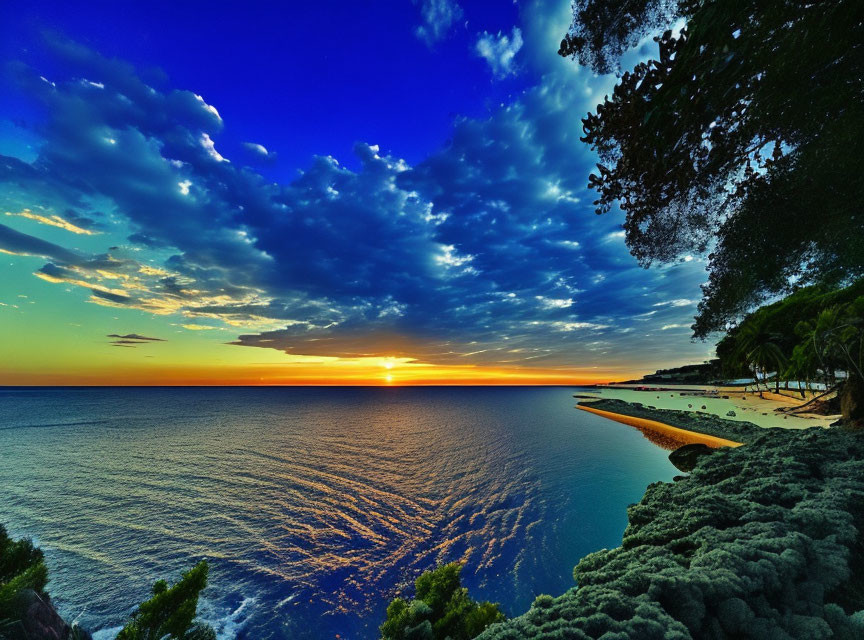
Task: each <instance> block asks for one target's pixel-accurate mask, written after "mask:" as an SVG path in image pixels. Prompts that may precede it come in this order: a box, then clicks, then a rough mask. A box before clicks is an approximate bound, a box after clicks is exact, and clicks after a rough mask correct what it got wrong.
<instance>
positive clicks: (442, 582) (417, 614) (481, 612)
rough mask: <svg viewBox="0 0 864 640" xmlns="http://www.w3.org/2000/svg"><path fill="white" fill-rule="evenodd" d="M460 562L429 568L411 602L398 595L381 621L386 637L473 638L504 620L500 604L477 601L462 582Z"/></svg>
mask: <svg viewBox="0 0 864 640" xmlns="http://www.w3.org/2000/svg"><path fill="white" fill-rule="evenodd" d="M461 572H462V566H461V565H460V564H458V563H455V562H454V563H452V564H447V565H444V566H442V567H438V568H437V569H435V570H433V571H427V572H426V573H424V574H423V575H421V576H420V577H419V578H417V580H416V581H415V582H414V587H415V590H416V597H415V599H414V600H412V601H411V602H408V601H406V600H403V599H402V598H395V599H394V600H393V601H392V602H390V605H389V606H388V607H387V619H386V620H385V621H384V624H382V625H381V637H382V638H384V640H445V639H448V638H449V639H450V640H470V639H471V638H474V637H475V636H477V635H479V634H480V633H481V632H482V631H483V630H484V629H486V627H488V626H489V625H490V624H492V623H493V622H501V621H503V620H504V614H503V613H502V612H501V611H500V609H499V608H498V605H497V604H493V603H491V602H476V601H475V600H473V599H471V598H470V597H469V596H468V590H467V589H466V588H464V587H463V586H462V583H461V579H460V573H461Z"/></svg>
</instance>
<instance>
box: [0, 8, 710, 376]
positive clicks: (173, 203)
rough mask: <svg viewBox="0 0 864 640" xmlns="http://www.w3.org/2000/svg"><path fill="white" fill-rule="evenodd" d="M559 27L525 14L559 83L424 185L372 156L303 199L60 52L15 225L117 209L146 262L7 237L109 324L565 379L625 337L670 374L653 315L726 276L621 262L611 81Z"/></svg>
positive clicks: (129, 76)
mask: <svg viewBox="0 0 864 640" xmlns="http://www.w3.org/2000/svg"><path fill="white" fill-rule="evenodd" d="M431 4H435V3H431ZM445 4H446V3H445ZM427 5H429V3H427V4H424V5H423V6H424V7H426V6H427ZM430 6H431V5H430ZM436 6H437V5H436ZM453 6H456V8H457V9H458V6H457V5H453ZM451 9H452V7H451ZM429 11H432V12H433V13H435V12H438V13H435V15H438V14H439V13H440V11H439V9H435V10H434V11H433V10H432V9H429ZM556 11H557V10H556ZM459 12H461V9H459ZM532 12H533V13H532ZM451 13H452V11H451ZM559 14H560V16H559ZM424 15H426V14H425V13H424ZM429 15H432V13H430V14H429ZM555 16H557V17H556V20H559V19H560V20H559V21H560V22H561V24H558V25H557V26H555V25H553V26H552V27H550V26H548V24H547V22H548V20H549V17H548V15H547V14H546V13H544V12H542V11H540V9H537V8H532V9H530V10H529V9H526V10H525V18H524V23H525V24H524V25H523V27H524V29H523V30H522V31H520V34H522V33H524V38H525V41H524V45H523V53H522V54H520V56H521V55H524V56H525V60H526V64H527V63H530V64H531V65H537V66H538V68H539V67H540V66H541V64H542V68H543V69H544V70H545V73H544V74H543V75H542V76H538V79H537V83H536V84H535V86H533V87H531V88H529V89H527V90H526V91H524V92H523V93H520V94H519V96H518V97H517V98H515V99H513V100H511V101H510V102H509V103H508V104H505V105H504V106H502V107H500V108H497V109H495V110H493V111H492V112H491V113H490V114H489V115H488V117H486V118H482V119H473V118H461V119H458V120H457V121H456V123H455V125H454V128H453V132H452V136H451V141H450V143H449V144H448V145H447V146H445V147H442V148H440V149H439V150H437V151H436V152H434V153H432V154H430V155H429V156H428V157H426V158H425V159H423V160H422V161H420V162H418V163H416V164H414V165H411V164H409V163H407V162H406V161H405V160H403V159H402V158H400V157H399V156H398V155H395V154H391V153H384V152H382V151H381V149H380V148H379V147H378V146H376V145H374V144H369V143H358V144H356V145H355V147H354V153H355V155H356V158H357V161H356V163H355V164H356V168H354V169H348V168H346V167H345V166H344V165H342V164H341V163H340V162H339V161H338V160H337V159H336V158H333V157H331V156H318V157H316V158H314V159H313V161H312V162H311V163H310V165H309V166H307V167H306V168H305V170H303V171H302V172H300V174H299V176H298V177H297V178H296V179H295V180H293V181H291V182H284V183H278V182H273V181H272V180H270V179H265V178H264V177H263V176H261V175H260V174H259V173H257V172H255V171H253V170H252V169H250V168H248V167H244V166H242V164H241V163H231V162H228V161H227V160H226V159H225V158H224V157H223V156H222V155H221V154H219V152H218V151H217V145H218V144H219V141H220V137H219V136H220V135H221V134H222V131H223V128H224V127H226V126H230V123H225V122H223V121H222V119H221V117H219V115H218V111H216V109H215V108H208V107H210V105H207V104H206V103H205V102H203V99H200V98H199V97H198V95H197V94H195V93H194V92H191V91H180V90H164V91H160V90H157V89H155V88H152V87H150V86H148V85H146V84H145V83H144V82H143V81H142V80H141V79H140V78H139V77H138V75H137V74H136V72H135V70H134V69H133V68H132V67H130V66H129V65H127V64H125V63H123V62H120V61H116V60H107V59H105V58H103V57H102V56H100V55H98V54H97V53H95V52H93V51H90V50H88V49H86V48H84V47H81V46H80V45H76V44H74V43H69V42H68V41H65V40H56V39H55V40H53V41H51V42H50V43H49V44H50V46H51V49H52V50H53V52H54V55H55V56H56V57H57V58H58V59H59V60H60V61H61V62H62V63H63V64H61V65H58V68H69V69H71V70H70V71H68V72H67V74H66V75H64V74H62V73H60V72H57V73H56V74H53V75H52V81H53V83H54V84H47V83H45V82H43V81H41V80H39V75H40V72H39V70H37V69H30V68H28V67H26V66H24V65H18V66H17V67H16V72H15V73H16V76H17V78H18V82H19V86H20V87H21V89H22V91H23V92H24V93H25V94H26V95H27V96H29V97H30V98H31V99H33V100H36V101H39V102H41V104H42V105H43V107H44V111H45V114H46V125H45V127H43V128H42V129H41V130H42V131H43V134H42V135H43V140H42V144H41V145H40V146H39V152H38V157H37V158H36V159H35V160H34V161H32V162H24V161H23V160H21V159H19V158H13V157H8V156H6V157H4V156H0V182H2V183H3V186H5V187H8V188H6V189H3V188H0V206H3V207H5V208H6V209H8V210H10V211H15V210H23V208H25V207H26V206H30V204H31V203H32V202H34V201H35V200H37V199H38V201H39V202H40V205H41V206H42V207H43V208H44V210H45V211H57V212H62V211H70V210H74V211H89V210H95V209H96V208H98V209H99V210H104V211H105V212H106V216H109V217H110V218H111V219H112V220H116V221H118V222H117V224H118V225H120V226H119V228H122V229H125V230H126V233H125V234H124V235H127V237H128V244H124V245H122V246H120V247H115V248H113V249H106V250H105V252H104V253H102V254H99V255H83V254H80V253H78V252H76V251H72V250H69V249H65V248H63V247H61V246H59V245H56V244H53V243H50V242H47V241H43V240H40V239H38V238H35V237H34V236H29V235H26V234H23V233H21V232H18V231H15V230H13V229H11V228H10V227H6V226H3V225H0V248H2V249H4V250H6V251H8V252H11V253H23V254H27V255H36V256H42V257H44V258H45V259H47V260H49V261H50V262H49V264H47V265H45V266H43V267H42V268H41V269H39V270H37V272H36V273H37V276H38V277H40V278H42V279H45V280H48V281H50V282H58V283H59V282H62V283H66V284H68V285H71V286H74V287H79V288H80V289H82V290H84V291H85V292H86V293H87V295H88V296H89V297H88V298H87V299H88V300H89V301H90V302H91V303H94V304H99V305H103V306H109V307H114V308H123V309H137V310H140V311H145V312H148V313H152V314H157V315H176V316H179V317H182V318H185V319H186V320H185V322H186V324H189V325H199V323H200V324H202V326H203V325H210V324H222V325H224V326H226V327H229V328H231V329H232V330H234V331H236V332H237V333H240V334H242V335H240V337H239V338H238V339H237V340H236V341H235V343H236V344H239V345H244V346H256V347H260V348H270V349H281V350H284V351H287V352H289V353H295V354H310V355H328V356H334V357H340V356H342V357H353V356H355V355H356V354H358V353H369V352H370V351H371V350H374V349H380V350H387V351H388V352H392V353H400V354H402V355H403V356H404V357H407V358H414V359H416V360H418V361H422V362H429V363H440V362H451V363H452V362H458V363H463V364H490V363H491V364H501V363H507V364H515V365H519V364H522V365H526V366H530V365H532V364H536V363H539V362H543V363H544V364H549V365H553V366H562V367H564V366H572V363H573V362H586V363H587V362H597V361H598V360H597V359H598V358H599V357H601V356H603V355H608V352H609V349H611V347H609V343H608V340H607V339H608V338H609V337H610V336H611V335H612V334H613V332H614V333H615V335H616V340H617V342H616V343H615V349H617V350H618V351H619V353H622V354H626V355H624V356H621V357H622V359H625V358H626V360H628V361H629V362H633V361H634V359H635V358H638V357H642V355H643V354H644V357H645V358H646V359H647V360H648V361H652V362H653V361H656V360H651V359H653V358H657V357H661V356H658V354H660V353H661V352H662V351H663V349H664V348H666V347H668V345H669V344H671V342H672V339H671V338H668V339H664V338H663V337H662V336H658V335H657V334H658V333H661V334H662V331H661V327H663V326H664V325H669V324H673V323H675V322H680V321H681V320H683V318H682V310H681V309H678V310H677V311H676V310H675V307H674V305H670V306H667V307H662V308H660V307H658V309H659V310H662V313H658V314H657V315H656V316H653V317H647V316H646V317H644V318H639V316H640V314H645V313H646V312H648V311H649V310H651V307H652V305H654V304H655V303H656V302H657V301H658V300H672V301H674V300H680V299H685V298H686V296H689V295H692V294H693V293H694V292H698V285H699V283H701V281H702V279H703V277H704V272H703V271H702V269H700V268H699V267H698V265H696V264H695V261H694V263H691V264H681V265H675V266H673V267H670V268H668V269H664V270H657V271H653V272H646V271H645V270H643V269H641V268H640V267H638V265H637V264H636V262H635V261H634V260H633V258H632V257H631V256H630V255H629V254H628V253H627V250H626V247H625V245H624V243H623V242H620V241H616V242H608V243H607V242H606V240H607V239H608V238H609V237H610V236H611V237H616V236H615V234H617V233H619V231H620V220H619V219H617V218H616V217H615V216H614V215H609V216H604V217H599V218H598V217H597V216H595V215H594V214H593V211H592V207H591V204H590V203H591V201H592V200H593V199H594V196H593V194H591V193H589V192H588V191H587V188H586V181H587V175H588V173H589V172H590V171H591V170H592V168H593V166H594V162H595V161H596V159H595V158H594V156H593V155H592V154H591V153H590V152H589V150H588V149H586V148H585V146H584V145H583V144H582V143H581V142H580V136H581V135H582V131H581V121H580V118H579V117H578V114H579V113H583V112H584V111H585V110H587V108H588V107H589V106H590V104H591V103H592V102H593V101H596V100H597V98H598V96H599V95H602V93H600V92H601V91H604V90H606V89H607V87H608V83H609V80H608V79H597V78H594V77H593V76H590V75H589V74H584V73H580V72H579V71H578V69H576V68H574V66H573V65H572V64H571V63H568V62H567V61H564V60H558V59H557V58H556V57H555V56H552V57H544V56H546V54H545V53H544V54H542V55H541V54H539V53H537V52H538V51H546V49H548V45H549V42H548V41H547V40H546V37H547V36H548V33H552V32H554V31H555V29H557V28H559V27H560V28H561V29H563V30H566V11H563V12H562V11H557V13H555ZM451 22H452V21H451ZM538 24H539V25H540V26H538ZM553 27H554V28H553ZM563 30H562V31H561V32H562V33H563ZM515 33H516V32H514V38H515ZM521 38H522V35H520V39H521ZM509 41H510V43H511V46H512V44H513V42H514V40H513V38H511V39H509ZM553 53H554V52H553ZM81 77H86V78H88V79H90V80H91V81H92V82H98V83H99V84H101V85H102V88H97V87H93V86H91V85H89V84H86V83H82V82H80V81H79V80H78V78H81ZM247 150H249V149H248V147H247ZM251 151H252V152H255V151H254V150H251ZM259 151H260V150H259ZM265 151H266V149H265ZM97 204H98V207H97ZM66 219H68V218H66ZM82 228H84V227H82ZM98 238H99V236H96V237H95V238H94V240H98ZM658 309H654V311H657V310H658ZM613 327H614V328H613ZM627 328H638V331H632V332H628V333H620V332H618V330H619V329H627ZM651 333H653V335H654V338H652V340H651V344H650V345H646V340H645V336H646V335H648V334H651ZM677 340H679V341H680V336H679V337H678V338H677ZM388 345H389V346H388ZM652 350H656V351H652ZM706 352H707V348H705V347H699V346H694V347H690V348H688V347H687V346H686V345H685V346H684V348H679V349H678V350H677V353H680V354H681V356H680V357H681V358H682V359H684V360H687V359H689V358H688V355H687V354H688V353H690V354H693V355H692V356H691V358H693V359H701V358H702V357H704V355H705V354H706Z"/></svg>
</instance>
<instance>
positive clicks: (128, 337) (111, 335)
mask: <svg viewBox="0 0 864 640" xmlns="http://www.w3.org/2000/svg"><path fill="white" fill-rule="evenodd" d="M108 337H109V338H118V339H121V340H137V341H139V342H140V341H149V342H165V340H163V339H162V338H149V337H147V336H142V335H140V334H137V333H127V334H126V335H125V336H121V335H119V334H116V333H109V334H108Z"/></svg>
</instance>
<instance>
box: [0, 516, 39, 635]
mask: <svg viewBox="0 0 864 640" xmlns="http://www.w3.org/2000/svg"><path fill="white" fill-rule="evenodd" d="M47 582H48V569H47V568H46V567H45V562H44V560H43V557H42V551H40V550H39V549H37V548H35V547H34V546H33V543H32V542H31V541H30V540H27V539H22V540H12V539H11V538H10V537H9V535H8V534H7V533H6V528H5V527H3V525H0V620H4V619H10V618H14V617H15V615H16V613H15V611H14V610H13V609H14V602H15V597H16V596H17V595H18V594H19V593H20V592H21V590H22V589H33V591H36V592H37V593H43V592H44V590H45V585H46V583H47Z"/></svg>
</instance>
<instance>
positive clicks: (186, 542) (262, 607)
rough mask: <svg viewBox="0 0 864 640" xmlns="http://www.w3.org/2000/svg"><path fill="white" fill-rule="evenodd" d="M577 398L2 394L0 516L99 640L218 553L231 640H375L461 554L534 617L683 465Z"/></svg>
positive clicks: (475, 391) (219, 588)
mask: <svg viewBox="0 0 864 640" xmlns="http://www.w3.org/2000/svg"><path fill="white" fill-rule="evenodd" d="M579 391H580V389H579V388H577V387H566V388H565V387H517V388H513V387H455V388H454V387H429V388H427V387H423V388H421V387H413V388H411V387H402V388H399V387H393V388H369V387H367V388H346V387H339V388H335V387H328V388H322V387H317V388H299V387H288V388H285V387H281V388H86V389H82V388H55V389H12V388H6V389H0V523H3V524H5V526H6V527H7V529H8V530H9V532H10V533H11V534H12V535H14V536H18V537H20V536H29V537H32V538H33V539H34V541H35V542H36V543H38V545H39V546H41V548H42V549H43V550H44V551H45V555H46V559H47V563H48V567H49V572H50V582H49V585H48V590H49V592H50V593H51V595H52V598H53V600H54V602H55V604H56V605H57V606H58V609H59V610H60V612H61V614H62V615H63V616H64V617H66V618H67V619H68V620H73V619H77V620H79V622H80V623H81V624H82V626H84V627H85V628H87V629H89V630H91V631H93V632H96V633H95V635H96V639H97V640H108V639H110V638H113V636H114V634H116V632H117V630H118V627H119V625H121V624H122V623H123V621H124V620H125V619H126V618H127V617H128V615H129V614H130V613H131V611H132V610H133V609H134V607H135V605H136V604H137V603H139V602H141V601H142V600H144V599H146V598H147V597H148V593H149V589H150V587H151V585H152V583H153V582H154V581H155V580H156V579H158V578H166V579H168V580H169V581H172V580H174V579H176V578H177V577H178V576H179V574H180V572H181V571H183V570H184V569H187V568H190V567H191V566H193V565H194V564H195V563H196V562H197V561H198V560H200V559H201V558H206V559H208V561H209V562H210V567H211V571H210V580H209V586H208V588H207V589H206V590H205V592H204V596H203V598H202V601H201V603H200V606H199V611H200V614H201V617H202V618H204V619H205V620H206V621H208V622H209V623H210V624H212V625H213V626H214V627H215V628H216V630H217V633H218V636H219V638H220V640H229V639H230V640H233V639H235V638H236V639H249V640H271V639H273V640H275V639H282V638H285V639H288V638H291V639H301V640H302V639H310V640H318V639H325V638H327V639H329V638H341V639H343V640H346V639H358V640H365V639H367V638H375V637H377V627H378V625H379V624H380V623H381V621H382V620H383V617H384V610H385V608H386V606H387V603H388V602H389V600H390V598H392V597H393V596H395V595H404V594H407V593H410V590H411V585H412V583H413V580H414V579H415V578H416V577H417V576H418V575H419V574H420V573H421V572H423V571H425V570H427V569H430V568H433V567H435V566H437V565H440V564H443V563H446V562H451V561H455V560H461V561H463V562H464V563H465V566H464V570H463V573H462V575H463V584H464V585H465V586H467V587H468V588H469V591H470V593H471V595H472V596H474V597H475V598H479V599H488V600H492V601H496V602H499V603H500V604H501V606H502V608H503V609H504V611H505V612H506V613H507V614H508V615H518V614H520V613H522V612H524V611H525V610H526V609H527V608H528V607H529V606H530V604H531V602H532V601H533V599H534V598H535V597H536V596H537V595H538V594H542V593H549V594H554V595H558V594H560V593H562V592H564V591H565V590H567V589H569V588H571V587H573V586H575V585H574V582H573V577H572V570H573V566H574V565H575V564H576V563H577V562H578V560H579V559H580V558H581V557H582V556H584V555H585V554H587V553H590V552H591V551H595V550H597V549H601V548H608V547H614V546H617V545H618V544H620V541H621V534H622V532H623V530H624V527H625V525H626V507H627V505H628V504H631V503H633V502H636V501H638V500H639V498H640V497H641V495H642V493H643V492H644V490H645V487H646V486H647V485H648V484H649V483H651V482H654V481H658V480H667V481H668V480H670V479H671V478H672V476H674V475H675V474H676V473H677V472H676V470H675V469H674V467H672V465H671V464H670V463H669V461H668V459H667V454H668V452H667V451H664V450H663V449H661V448H659V447H657V446H655V445H653V444H651V443H650V442H649V441H648V440H646V439H645V438H644V437H643V435H642V433H640V432H639V431H637V430H635V429H633V428H630V427H627V426H624V425H621V424H618V423H615V422H611V421H608V420H605V419H603V418H600V417H598V416H595V415H592V414H589V413H586V412H583V411H578V410H576V409H574V405H575V402H576V401H575V400H574V399H573V397H572V396H573V394H574V393H578V392H579Z"/></svg>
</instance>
